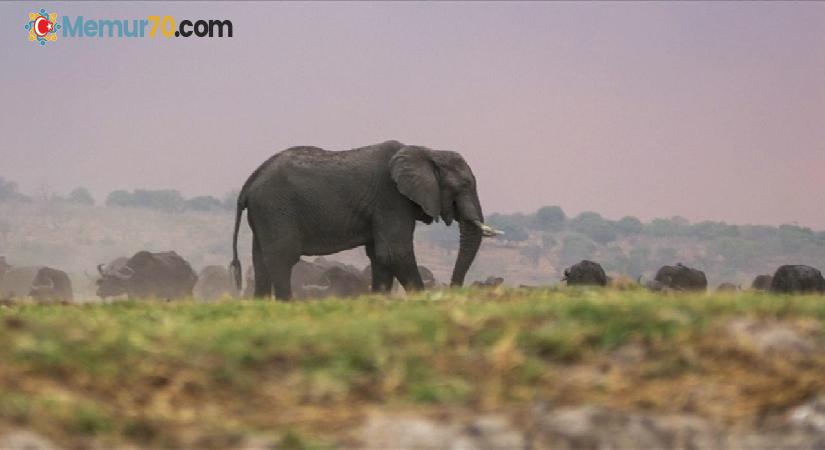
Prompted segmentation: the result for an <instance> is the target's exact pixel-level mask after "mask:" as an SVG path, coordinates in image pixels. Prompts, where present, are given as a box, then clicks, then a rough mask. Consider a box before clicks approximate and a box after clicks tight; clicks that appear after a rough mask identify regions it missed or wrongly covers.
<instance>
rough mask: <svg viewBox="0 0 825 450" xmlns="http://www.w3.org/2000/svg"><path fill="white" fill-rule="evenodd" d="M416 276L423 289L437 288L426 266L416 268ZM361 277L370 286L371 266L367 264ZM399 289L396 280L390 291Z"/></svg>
mask: <svg viewBox="0 0 825 450" xmlns="http://www.w3.org/2000/svg"><path fill="white" fill-rule="evenodd" d="M418 274H419V275H421V282H422V283H424V289H433V288H436V287H438V280H436V279H435V274H433V271H432V270H430V269H428V268H427V267H426V266H418ZM361 276H362V277H363V278H364V280H365V281H366V282H367V285H369V286H371V285H372V264H367V266H366V267H364V269H363V270H362V271H361ZM398 287H399V284H398V280H394V281H393V283H392V291H397V290H398Z"/></svg>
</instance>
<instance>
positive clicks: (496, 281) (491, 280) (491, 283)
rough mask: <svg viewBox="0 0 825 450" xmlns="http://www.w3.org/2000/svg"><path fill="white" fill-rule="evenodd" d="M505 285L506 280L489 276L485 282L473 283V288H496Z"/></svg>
mask: <svg viewBox="0 0 825 450" xmlns="http://www.w3.org/2000/svg"><path fill="white" fill-rule="evenodd" d="M503 283H504V278H502V277H494V276H489V277H487V279H486V280H484V281H473V284H472V286H473V287H488V288H489V287H496V286H500V285H501V284H503Z"/></svg>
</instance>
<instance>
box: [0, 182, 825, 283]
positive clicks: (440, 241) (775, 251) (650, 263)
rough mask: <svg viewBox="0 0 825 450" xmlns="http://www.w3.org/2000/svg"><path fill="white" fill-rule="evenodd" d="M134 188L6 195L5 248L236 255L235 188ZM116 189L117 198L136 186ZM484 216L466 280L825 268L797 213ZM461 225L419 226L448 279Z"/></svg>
mask: <svg viewBox="0 0 825 450" xmlns="http://www.w3.org/2000/svg"><path fill="white" fill-rule="evenodd" d="M135 192H136V193H140V192H143V194H139V195H138V197H139V198H141V199H143V200H146V201H147V205H148V206H147V205H135V206H93V205H92V204H91V202H89V201H88V200H85V199H84V201H71V199H66V198H51V199H41V200H32V199H31V198H28V197H25V198H24V199H23V198H22V197H20V198H15V199H13V200H12V199H6V200H5V201H0V255H3V256H6V258H7V260H8V261H9V263H11V264H14V265H40V264H43V265H51V266H55V267H59V268H63V269H65V270H67V271H68V272H70V273H71V274H73V277H74V278H75V279H77V280H78V281H77V282H76V284H88V283H87V281H88V278H87V277H85V275H84V272H86V273H88V274H89V275H93V274H94V271H95V267H96V265H97V264H99V263H104V262H108V261H110V260H111V259H114V258H115V257H118V256H129V255H132V254H134V253H135V252H137V251H139V250H143V249H148V250H156V251H160V250H175V251H177V252H178V253H180V254H181V255H183V256H184V257H185V258H187V259H188V260H189V261H190V262H191V263H192V264H193V266H194V267H195V268H196V270H197V269H199V268H200V267H202V266H204V265H207V264H221V265H223V264H227V263H228V262H229V260H230V259H231V258H230V251H231V235H232V227H233V219H234V208H233V207H232V200H231V195H230V196H228V197H227V199H225V200H223V201H220V202H217V201H213V200H211V198H205V197H196V198H195V199H189V200H187V199H183V198H182V197H180V198H179V197H178V196H175V195H165V194H164V195H149V194H145V193H146V192H152V191H135ZM155 192H157V191H155ZM167 192H168V191H167ZM171 192H174V191H171ZM118 195H121V194H118ZM121 197H122V198H121V201H127V200H124V199H126V198H131V200H128V201H133V200H134V198H137V197H134V196H133V197H127V196H122V195H121ZM128 201H127V203H128ZM152 202H154V203H152ZM164 202H167V203H164ZM109 203H110V204H118V203H117V202H109ZM133 204H134V203H133ZM169 204H175V205H178V206H176V207H169ZM186 205H189V206H186ZM192 205H194V206H192ZM487 222H488V223H490V224H491V225H494V226H495V227H497V228H500V229H503V230H504V231H505V233H506V234H505V235H504V236H502V237H500V238H496V239H486V240H485V241H484V244H483V245H482V248H481V250H480V251H479V255H478V258H477V259H476V262H475V263H474V264H473V266H472V268H471V271H470V273H469V275H468V277H467V280H468V282H469V281H473V280H476V279H484V278H486V277H487V276H489V275H498V276H503V277H504V279H505V283H507V284H511V285H519V284H528V285H536V284H552V283H556V282H558V281H559V279H560V278H561V273H562V271H563V270H564V267H566V266H569V265H571V264H573V263H575V262H578V261H579V260H581V259H592V260H595V261H598V262H600V263H601V264H602V265H603V266H604V267H605V269H606V270H607V271H608V272H609V273H612V274H616V275H618V274H623V275H626V276H629V277H632V278H634V279H635V278H637V277H638V276H645V277H648V278H650V277H652V276H653V274H654V272H655V270H656V269H657V268H658V267H660V266H662V265H664V264H674V263H676V262H682V263H684V264H687V265H690V266H695V267H697V268H700V269H702V270H704V271H706V272H707V274H708V278H709V281H710V285H711V286H714V287H715V286H716V285H718V284H719V283H721V282H723V281H731V282H734V283H739V284H742V285H743V286H745V285H749V284H750V281H751V280H752V279H753V277H754V276H756V275H758V274H761V273H772V272H773V271H774V270H775V269H776V267H777V266H779V265H781V264H787V263H797V264H810V265H813V266H815V267H819V268H825V232H822V231H814V230H811V229H809V228H804V227H800V226H797V225H782V226H779V227H771V226H762V225H730V224H726V223H723V222H698V223H691V222H689V221H688V220H687V219H684V218H682V217H672V218H669V219H655V220H652V221H650V222H642V221H640V220H638V219H636V218H634V217H624V218H622V219H619V220H610V219H606V218H604V217H602V216H601V215H599V214H598V213H595V212H585V213H582V214H579V215H578V216H575V217H572V218H568V217H566V215H565V214H564V212H563V210H562V209H561V208H560V207H557V206H548V207H544V208H541V209H539V210H538V211H536V212H535V213H532V214H510V215H503V214H491V215H490V216H488V218H487ZM457 228H458V227H457V226H456V225H453V226H452V227H449V228H448V227H446V226H444V225H443V224H434V225H431V226H426V225H424V224H419V226H418V228H417V233H416V253H417V257H418V262H419V264H423V265H426V266H427V267H429V268H430V269H431V270H433V272H434V273H435V275H436V276H437V278H438V279H439V280H440V281H443V282H447V281H448V280H449V277H450V273H451V270H452V265H453V262H454V260H455V256H456V252H457V249H458V229H457ZM239 242H240V249H241V254H242V260H243V261H244V264H245V266H247V267H248V265H249V261H250V256H249V254H250V252H249V249H250V246H251V244H250V242H251V235H250V232H249V229H248V227H247V226H246V225H245V223H244V226H242V229H241V235H240V241H239ZM334 258H336V259H339V260H341V261H343V262H347V263H350V264H355V265H359V266H365V265H366V264H367V262H368V261H367V258H366V256H365V254H364V251H363V250H362V249H354V250H349V251H346V252H342V253H340V254H337V255H336V256H334ZM87 288H88V289H91V287H89V286H87ZM78 291H79V292H83V291H84V287H83V286H80V288H79V289H78Z"/></svg>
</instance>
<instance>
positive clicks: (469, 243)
mask: <svg viewBox="0 0 825 450" xmlns="http://www.w3.org/2000/svg"><path fill="white" fill-rule="evenodd" d="M458 228H459V232H460V234H461V235H460V238H459V242H460V243H459V247H458V257H457V258H456V260H455V267H454V268H453V277H452V280H451V281H450V285H452V286H461V285H463V284H464V277H465V276H466V275H467V271H468V270H469V269H470V264H472V263H473V260H474V259H475V257H476V253H478V248H479V247H480V246H481V237H482V230H481V228H480V227H478V226H477V225H476V224H474V223H473V222H472V221H469V220H461V221H459V222H458Z"/></svg>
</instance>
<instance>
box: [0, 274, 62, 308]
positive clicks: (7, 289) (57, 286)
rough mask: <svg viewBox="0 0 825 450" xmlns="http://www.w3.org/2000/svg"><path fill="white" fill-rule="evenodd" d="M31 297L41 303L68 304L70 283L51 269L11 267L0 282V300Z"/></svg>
mask: <svg viewBox="0 0 825 450" xmlns="http://www.w3.org/2000/svg"><path fill="white" fill-rule="evenodd" d="M19 297H32V298H33V299H35V300H38V301H41V302H70V301H72V299H73V294H72V282H71V280H69V276H68V275H67V274H66V272H64V271H62V270H58V269H53V268H51V267H42V266H36V267H11V268H9V269H8V270H7V271H6V273H5V274H4V275H3V280H2V282H0V298H19Z"/></svg>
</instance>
